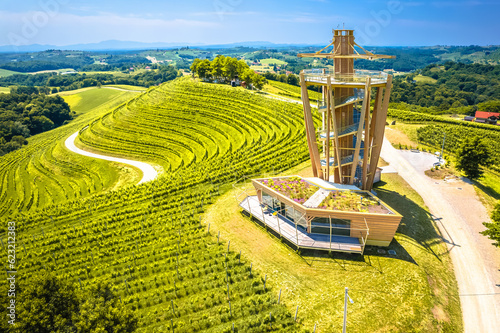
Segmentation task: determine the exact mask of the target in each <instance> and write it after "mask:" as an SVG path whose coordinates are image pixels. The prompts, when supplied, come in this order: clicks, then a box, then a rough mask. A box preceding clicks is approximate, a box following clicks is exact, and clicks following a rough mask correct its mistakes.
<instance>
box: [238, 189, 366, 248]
mask: <svg viewBox="0 0 500 333" xmlns="http://www.w3.org/2000/svg"><path fill="white" fill-rule="evenodd" d="M236 199H237V201H238V203H239V204H240V206H241V207H242V208H243V209H244V210H246V211H247V212H248V213H249V214H250V215H252V216H253V217H255V218H257V219H258V220H260V221H261V222H263V223H264V225H265V226H266V228H267V227H269V228H271V229H273V230H274V231H276V232H277V233H278V234H279V236H280V237H283V238H285V239H288V240H289V241H291V242H292V243H294V244H295V245H296V246H297V248H310V249H322V250H329V251H341V252H355V253H361V254H362V253H363V251H364V248H365V245H366V238H367V237H368V234H369V231H368V226H367V225H366V229H363V228H352V227H342V226H336V225H334V224H332V217H329V224H328V225H325V226H322V225H320V224H317V223H315V224H311V223H308V222H307V220H306V215H305V213H304V214H302V213H300V212H299V214H298V215H294V217H295V218H293V219H291V218H289V217H288V216H286V212H285V213H284V214H283V211H282V210H281V209H275V208H273V207H271V206H269V205H267V204H265V203H262V202H260V201H259V200H258V198H257V195H256V190H255V189H243V190H242V191H241V192H240V193H238V194H236ZM292 209H293V208H292ZM333 218H334V217H333ZM283 224H288V225H289V226H291V227H292V228H293V229H294V232H295V235H294V236H295V237H293V236H292V239H291V238H290V234H289V233H288V235H285V234H284V232H283V228H284V227H285V229H286V226H284V225H283ZM318 228H319V229H322V230H324V232H317V229H318ZM299 229H302V230H299ZM315 229H316V232H314V231H315ZM311 231H312V232H311ZM315 234H317V235H319V234H324V235H325V236H329V241H328V248H325V247H324V246H314V245H311V246H306V245H301V241H303V240H304V239H306V238H314V235H315ZM293 238H295V239H293ZM334 238H335V239H336V240H337V241H335V239H334ZM339 238H341V239H342V241H338V239H339ZM353 238H358V240H359V243H351V242H352V239H353ZM350 243H351V244H352V246H351V247H349V244H350ZM358 247H359V249H358Z"/></svg>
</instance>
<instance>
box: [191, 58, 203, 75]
mask: <svg viewBox="0 0 500 333" xmlns="http://www.w3.org/2000/svg"><path fill="white" fill-rule="evenodd" d="M200 63H201V59H199V58H196V59H194V60H193V63H192V64H191V67H189V69H190V70H191V72H192V73H193V77H194V74H195V73H198V65H199V64H200Z"/></svg>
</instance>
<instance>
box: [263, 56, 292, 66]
mask: <svg viewBox="0 0 500 333" xmlns="http://www.w3.org/2000/svg"><path fill="white" fill-rule="evenodd" d="M260 63H261V64H263V65H266V66H269V65H278V66H281V65H286V64H287V62H286V61H283V60H279V59H274V58H268V59H262V60H260Z"/></svg>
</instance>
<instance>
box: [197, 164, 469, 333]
mask: <svg viewBox="0 0 500 333" xmlns="http://www.w3.org/2000/svg"><path fill="white" fill-rule="evenodd" d="M304 167H307V168H304ZM309 173H310V171H309V166H308V165H307V163H306V164H302V165H301V166H300V167H298V168H295V169H293V170H289V171H287V172H286V174H300V175H302V176H307V175H308V174H309ZM382 180H383V181H382V182H381V183H379V184H377V187H376V188H375V191H376V192H377V193H378V195H379V197H380V198H381V199H382V200H383V201H385V202H387V203H388V204H389V205H390V206H391V207H393V208H394V209H395V210H396V211H398V213H400V214H402V215H403V216H404V218H403V220H402V222H401V225H400V227H399V229H398V233H397V234H396V237H395V239H394V240H393V242H392V243H391V245H390V246H389V248H386V249H384V250H388V249H393V250H395V251H396V253H397V256H390V255H388V254H387V253H386V252H385V251H384V253H379V252H378V251H377V249H379V248H376V247H368V248H367V249H366V250H365V254H364V255H363V256H360V255H350V254H341V253H333V254H332V256H331V257H329V256H328V254H327V253H324V252H320V251H303V252H302V253H296V252H295V248H294V247H293V246H290V244H288V243H286V242H284V241H280V239H279V238H277V237H276V235H275V234H273V233H272V232H269V231H267V230H266V229H265V228H264V227H263V226H262V225H261V224H260V223H257V222H255V221H252V220H251V219H250V218H248V217H246V216H245V215H243V214H242V213H241V212H240V209H239V207H238V203H237V202H236V200H235V195H236V194H237V193H238V191H239V190H233V191H230V192H228V193H227V194H225V195H224V196H222V197H221V198H220V199H219V200H218V201H216V203H215V204H214V205H213V206H212V207H210V209H209V210H208V211H207V213H206V214H205V216H204V220H205V221H206V222H207V223H208V222H210V223H211V226H212V228H213V229H214V234H216V233H217V232H218V231H220V232H221V235H222V238H223V239H224V240H225V241H227V240H230V241H231V246H232V248H233V249H235V250H236V251H238V250H241V251H242V256H243V257H244V258H246V260H248V261H249V262H252V263H253V267H254V269H256V270H258V272H259V273H260V274H261V275H264V274H266V275H267V278H268V284H269V285H270V286H272V287H273V289H274V290H276V291H278V290H280V289H281V291H282V295H281V297H282V298H281V299H282V302H284V304H285V305H286V306H287V307H288V308H289V310H290V311H291V312H292V313H294V312H295V311H296V309H297V306H299V315H298V318H299V319H298V320H299V322H300V323H301V324H302V326H303V327H304V328H306V329H312V328H313V327H314V325H315V324H317V330H316V332H339V331H341V330H342V318H343V317H342V316H343V302H344V288H345V287H349V289H350V292H349V294H350V296H351V297H352V299H353V300H354V304H352V305H351V304H349V306H348V313H349V315H348V324H347V329H348V331H349V332H460V331H462V319H461V310H460V302H459V298H458V297H455V296H452V295H457V294H458V289H457V284H456V281H455V277H454V274H453V268H452V263H451V260H450V258H449V255H448V253H447V248H446V245H445V244H444V243H443V242H442V240H441V237H440V235H439V233H438V231H437V228H436V226H435V225H434V222H433V220H432V218H431V215H430V214H429V212H428V210H427V208H426V207H425V205H424V203H423V200H422V199H421V198H420V197H419V196H418V194H417V193H416V192H415V191H414V190H413V189H412V188H411V187H410V186H409V185H408V184H406V183H405V182H404V180H403V179H402V178H400V177H399V176H398V175H395V174H384V175H383V176H382ZM247 187H251V185H249V184H248V185H247ZM211 230H212V229H211Z"/></svg>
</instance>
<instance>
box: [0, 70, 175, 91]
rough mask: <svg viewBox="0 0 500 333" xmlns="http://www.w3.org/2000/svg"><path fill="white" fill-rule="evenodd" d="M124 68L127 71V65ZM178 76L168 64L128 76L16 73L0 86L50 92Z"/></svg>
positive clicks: (156, 81) (150, 83)
mask: <svg viewBox="0 0 500 333" xmlns="http://www.w3.org/2000/svg"><path fill="white" fill-rule="evenodd" d="M126 70H127V71H128V67H127V69H126ZM178 76H180V73H179V71H178V70H177V69H176V68H175V67H173V66H170V65H169V66H159V67H158V69H157V70H151V71H147V72H141V73H138V74H136V75H130V76H128V77H122V76H116V75H113V74H102V73H96V74H85V73H84V74H66V75H61V74H56V73H40V74H33V75H21V74H16V75H11V76H7V77H3V78H0V86H1V85H3V86H9V85H23V86H38V87H51V88H55V87H57V88H58V89H56V90H55V91H53V90H54V89H50V92H57V91H65V90H75V89H80V88H85V87H95V86H98V85H107V84H129V85H133V86H142V87H150V86H153V85H157V84H160V83H163V82H167V81H170V80H173V79H175V78H176V77H178ZM47 93H48V91H47Z"/></svg>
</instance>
